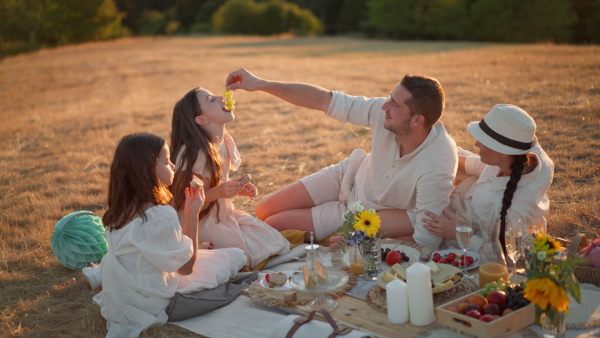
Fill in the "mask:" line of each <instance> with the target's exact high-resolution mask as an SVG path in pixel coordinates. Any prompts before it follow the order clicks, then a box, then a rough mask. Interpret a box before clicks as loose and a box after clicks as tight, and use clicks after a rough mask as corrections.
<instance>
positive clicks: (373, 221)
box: [354, 210, 381, 237]
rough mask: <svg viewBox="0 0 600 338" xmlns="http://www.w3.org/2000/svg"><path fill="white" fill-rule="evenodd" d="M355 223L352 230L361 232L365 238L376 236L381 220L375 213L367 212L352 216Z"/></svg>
mask: <svg viewBox="0 0 600 338" xmlns="http://www.w3.org/2000/svg"><path fill="white" fill-rule="evenodd" d="M354 219H355V220H356V223H354V230H362V231H364V232H365V233H366V234H367V237H373V236H377V232H378V231H379V227H380V226H381V219H380V218H379V216H377V214H376V213H374V212H371V211H369V210H367V211H363V212H359V213H358V214H357V215H356V216H354Z"/></svg>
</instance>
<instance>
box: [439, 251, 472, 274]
mask: <svg viewBox="0 0 600 338" xmlns="http://www.w3.org/2000/svg"><path fill="white" fill-rule="evenodd" d="M436 252H437V253H439V254H440V256H442V258H443V257H446V255H447V254H449V253H451V252H455V253H456V252H458V253H460V254H461V255H462V252H463V251H462V250H438V251H435V252H434V253H432V254H431V259H433V255H434V254H435V253H436ZM467 256H471V257H473V264H471V265H469V266H468V267H467V270H471V269H474V268H476V267H478V266H479V253H477V252H475V251H467ZM458 268H460V266H458Z"/></svg>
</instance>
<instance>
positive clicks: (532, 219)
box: [423, 104, 554, 252]
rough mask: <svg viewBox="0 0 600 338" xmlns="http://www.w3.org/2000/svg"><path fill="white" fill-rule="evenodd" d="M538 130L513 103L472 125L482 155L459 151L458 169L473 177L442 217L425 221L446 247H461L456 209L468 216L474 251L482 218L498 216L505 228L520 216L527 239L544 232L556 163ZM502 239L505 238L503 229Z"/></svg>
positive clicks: (478, 243) (493, 220)
mask: <svg viewBox="0 0 600 338" xmlns="http://www.w3.org/2000/svg"><path fill="white" fill-rule="evenodd" d="M535 128H536V126H535V121H534V120H533V118H532V117H531V116H529V114H527V113H526V112H525V111H524V110H523V109H521V108H519V107H517V106H513V105H510V104H498V105H495V106H494V108H492V110H491V111H490V112H489V113H488V114H487V115H486V116H485V117H484V118H483V119H482V120H481V121H480V122H471V123H469V125H468V127H467V129H468V131H469V133H470V134H471V135H472V136H473V137H475V139H477V142H476V143H475V146H476V147H478V148H479V156H474V154H472V153H470V152H468V151H464V150H462V149H460V150H459V171H461V170H463V171H464V172H466V173H467V174H468V175H470V177H469V178H467V179H465V180H463V181H462V182H461V183H460V184H459V185H458V187H457V188H456V189H455V190H454V193H453V194H452V196H451V198H450V200H451V202H450V207H449V208H448V209H447V210H446V211H444V215H443V216H439V215H435V214H432V213H426V214H427V216H429V217H431V218H432V220H427V219H425V220H423V221H424V222H425V223H427V228H428V230H429V231H430V232H431V233H433V234H435V235H437V236H440V237H443V238H444V239H445V240H444V242H442V246H446V247H458V246H457V244H456V229H455V225H454V219H455V216H454V215H453V212H457V211H463V212H465V213H466V214H467V215H469V216H470V219H471V224H472V226H473V237H472V239H471V245H470V247H469V250H471V251H476V252H478V251H479V247H480V246H481V243H482V242H483V240H482V238H481V233H480V230H479V224H480V223H479V222H480V221H483V222H485V223H486V224H495V223H496V222H498V220H500V221H501V226H502V228H504V229H505V228H506V224H508V222H513V221H517V220H519V219H520V220H521V222H522V223H521V224H522V227H523V228H522V229H521V231H522V233H523V235H524V237H526V236H527V235H528V234H530V233H533V232H539V231H541V232H546V220H545V219H544V215H545V214H546V212H548V208H549V205H550V202H549V200H548V196H547V195H546V191H547V190H548V188H549V187H550V184H552V176H553V173H554V163H553V162H552V160H551V159H550V158H549V157H548V155H546V153H545V152H544V150H543V149H542V147H541V146H540V145H539V143H538V142H537V137H536V136H535ZM460 155H463V156H460ZM444 216H445V217H444ZM500 240H501V242H504V234H503V233H501V235H500Z"/></svg>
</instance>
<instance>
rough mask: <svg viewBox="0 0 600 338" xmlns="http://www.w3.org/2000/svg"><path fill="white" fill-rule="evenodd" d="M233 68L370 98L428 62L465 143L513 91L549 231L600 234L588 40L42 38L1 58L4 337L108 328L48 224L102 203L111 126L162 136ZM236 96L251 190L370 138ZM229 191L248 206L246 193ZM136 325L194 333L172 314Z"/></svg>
mask: <svg viewBox="0 0 600 338" xmlns="http://www.w3.org/2000/svg"><path fill="white" fill-rule="evenodd" d="M240 67H246V68H248V69H249V70H251V71H252V72H254V73H255V74H257V75H259V76H262V77H265V78H270V79H275V80H286V81H298V82H308V83H315V84H318V85H320V86H323V87H325V88H328V89H331V90H340V91H343V92H346V93H349V94H352V95H365V96H386V95H388V94H389V92H390V91H391V90H392V89H393V87H394V86H395V85H396V84H397V82H398V81H399V80H400V79H401V78H402V76H403V75H404V74H405V73H407V72H411V73H420V74H426V75H430V76H433V77H435V78H437V79H439V80H440V82H441V83H442V85H443V87H444V89H445V91H446V102H447V103H446V109H445V113H444V116H443V118H442V121H443V122H444V124H445V126H446V128H447V130H448V132H449V133H450V135H451V136H452V137H454V139H455V140H456V142H457V144H458V145H459V146H461V147H463V148H465V149H469V150H475V148H474V146H473V142H474V140H473V139H472V138H471V137H470V136H469V135H468V133H467V132H466V128H465V127H466V124H467V123H468V122H470V121H475V120H479V119H481V118H482V117H483V116H484V115H485V113H487V112H488V111H489V109H490V108H491V107H492V106H493V105H494V104H496V103H513V104H516V105H519V106H521V107H522V108H524V109H525V110H526V111H528V112H529V113H530V114H531V115H532V116H533V117H534V118H535V120H536V122H537V127H538V133H537V135H538V137H539V140H540V142H541V144H542V146H543V147H544V149H545V150H546V152H547V153H548V154H549V156H550V157H551V158H552V159H553V160H554V163H555V166H556V167H555V174H554V182H553V184H552V186H551V188H550V190H549V192H548V194H549V196H550V200H551V209H550V212H549V213H548V215H547V216H546V218H547V220H548V229H549V232H550V233H551V234H552V235H554V236H559V237H563V238H567V239H569V238H572V237H573V236H574V235H575V234H576V233H578V232H583V233H585V234H586V235H587V236H588V237H589V238H596V237H600V203H599V202H598V198H599V197H600V184H599V180H600V160H599V153H600V128H599V125H600V124H599V120H600V47H598V46H569V45H552V44H533V45H500V44H482V43H460V42H456V43H443V42H437V43H436V42H434V43H429V42H428V43H424V42H392V41H366V40H357V39H347V38H314V39H289V38H257V37H219V38H131V39H123V40H117V41H112V42H99V43H89V44H83V45H77V46H68V47H63V48H57V49H52V50H42V51H39V52H35V53H31V54H25V55H19V56H15V57H11V58H7V59H4V60H2V61H0V120H1V121H2V122H1V123H0V142H1V143H0V144H1V146H0V182H1V183H0V211H1V213H0V234H1V236H0V304H1V305H0V313H1V319H0V336H8V337H10V336H32V337H54V336H74V337H76V336H82V337H83V336H85V337H100V336H104V334H105V333H106V330H105V322H104V320H103V319H102V317H101V315H100V310H99V308H98V306H97V305H96V304H95V303H93V302H92V300H91V299H92V297H93V295H94V294H95V292H93V291H91V290H89V287H88V286H87V283H86V281H85V278H84V277H83V275H82V274H81V272H80V271H72V270H69V269H67V268H65V267H64V266H62V265H61V264H60V262H58V260H57V259H56V258H55V256H54V254H53V253H52V250H51V248H50V242H49V239H50V236H51V233H52V230H53V227H54V225H55V223H56V222H57V221H58V220H59V219H60V218H61V217H62V216H64V215H66V214H68V213H70V212H73V211H77V210H83V209H85V210H91V211H93V212H95V213H97V214H98V215H102V214H103V213H104V211H105V210H106V193H107V183H108V170H109V166H110V161H111V157H112V155H113V152H114V148H115V146H116V144H117V143H118V141H119V140H120V138H121V137H122V136H123V135H125V134H128V133H132V132H141V131H144V132H151V133H155V134H157V135H160V136H162V137H163V138H165V139H167V140H168V138H169V135H170V117H171V112H172V108H173V105H174V103H175V102H176V100H177V99H178V98H180V97H181V96H182V95H183V94H184V93H185V92H187V91H188V90H189V89H191V88H193V87H195V86H198V85H200V86H203V87H204V88H207V89H209V90H211V91H212V92H214V93H215V94H216V95H219V94H220V91H221V90H222V89H223V88H224V82H225V77H226V75H227V74H228V73H229V72H230V71H233V70H235V69H238V68H240ZM235 100H236V102H237V103H236V111H235V114H236V120H235V121H234V122H232V123H230V124H229V125H228V131H229V132H230V133H231V134H232V136H233V137H234V139H235V140H236V142H237V145H238V147H239V149H240V152H241V154H242V157H243V163H242V166H241V168H240V169H239V171H238V172H239V174H240V175H242V174H244V173H250V174H251V175H252V177H253V182H254V184H256V186H257V188H258V190H259V193H260V195H262V196H265V195H267V194H269V193H271V192H273V191H275V190H277V189H280V188H282V187H284V186H285V185H287V184H290V183H292V182H294V181H295V180H296V179H298V178H300V177H302V176H305V175H308V174H310V173H313V172H316V171H318V170H319V169H321V168H322V167H324V166H327V165H330V164H333V163H336V162H338V161H340V160H342V159H344V158H345V157H346V156H348V155H349V154H350V153H351V151H352V150H353V149H355V148H358V147H361V148H364V149H367V150H368V149H369V147H370V131H369V129H367V128H364V127H356V126H350V125H343V124H341V123H339V122H337V121H334V120H332V119H329V118H327V117H323V116H322V113H320V112H315V111H310V110H307V109H303V108H298V107H294V106H292V105H290V104H287V103H285V102H283V101H280V100H278V99H276V98H274V97H271V96H269V95H267V94H264V93H247V92H241V91H238V92H236V93H235ZM232 177H235V176H234V175H232ZM260 195H259V198H258V199H257V200H260ZM234 202H235V204H236V206H237V207H238V208H240V209H242V210H246V211H248V212H250V213H253V210H254V206H255V204H256V201H251V200H249V199H242V198H237V197H236V198H235V201H234ZM145 335H147V336H155V337H169V336H173V335H177V336H194V335H193V334H192V333H190V332H188V331H186V330H185V329H182V328H179V327H177V326H175V325H165V326H163V327H159V328H153V329H151V330H149V331H148V332H147V333H146V334H145Z"/></svg>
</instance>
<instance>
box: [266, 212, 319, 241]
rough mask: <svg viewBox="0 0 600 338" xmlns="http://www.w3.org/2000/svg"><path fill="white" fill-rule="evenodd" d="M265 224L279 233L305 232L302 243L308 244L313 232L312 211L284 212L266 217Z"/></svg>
mask: <svg viewBox="0 0 600 338" xmlns="http://www.w3.org/2000/svg"><path fill="white" fill-rule="evenodd" d="M265 223H267V224H269V225H270V226H272V227H273V228H275V229H277V230H279V231H283V230H302V231H306V235H304V242H306V243H308V242H310V233H311V232H314V231H315V226H314V224H313V218H312V210H311V209H310V208H309V209H293V210H285V211H282V212H280V213H278V214H275V215H272V216H269V217H267V219H266V220H265Z"/></svg>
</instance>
